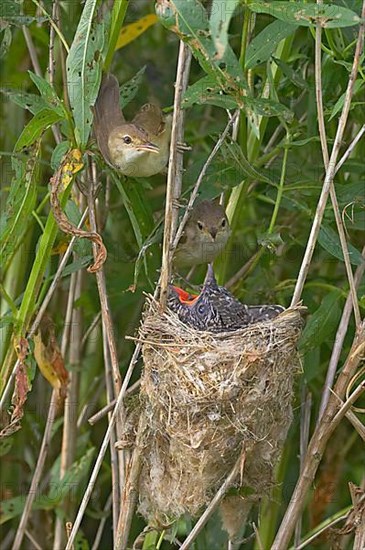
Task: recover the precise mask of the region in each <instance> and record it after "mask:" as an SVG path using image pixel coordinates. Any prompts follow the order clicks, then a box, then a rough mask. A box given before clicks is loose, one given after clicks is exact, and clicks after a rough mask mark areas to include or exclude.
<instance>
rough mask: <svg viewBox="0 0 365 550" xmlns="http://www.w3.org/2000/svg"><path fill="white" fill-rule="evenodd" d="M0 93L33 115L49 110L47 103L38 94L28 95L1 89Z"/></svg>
mask: <svg viewBox="0 0 365 550" xmlns="http://www.w3.org/2000/svg"><path fill="white" fill-rule="evenodd" d="M0 92H1V93H3V94H4V95H6V96H7V97H8V98H9V99H10V101H12V102H13V103H15V104H16V105H19V107H22V108H23V109H28V111H30V112H31V113H32V114H33V115H36V114H37V113H39V111H42V109H46V108H47V103H46V102H45V101H44V99H43V98H42V97H40V96H39V95H37V94H28V93H27V92H18V91H17V90H11V89H9V88H0Z"/></svg>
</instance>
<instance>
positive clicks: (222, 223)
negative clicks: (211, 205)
mask: <svg viewBox="0 0 365 550" xmlns="http://www.w3.org/2000/svg"><path fill="white" fill-rule="evenodd" d="M226 225H227V221H226V219H225V218H223V220H222V221H221V226H222V227H226Z"/></svg>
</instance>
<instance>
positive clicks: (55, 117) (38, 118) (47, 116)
mask: <svg viewBox="0 0 365 550" xmlns="http://www.w3.org/2000/svg"><path fill="white" fill-rule="evenodd" d="M62 118H63V117H62V116H61V115H60V114H59V113H57V112H56V111H51V109H42V110H41V111H39V112H38V113H37V114H36V115H34V117H33V118H32V120H31V121H30V122H28V124H27V125H26V127H25V128H24V130H23V131H22V133H21V134H20V136H19V138H18V141H17V142H16V144H15V147H14V149H15V151H20V150H21V149H23V147H29V145H32V144H33V143H34V142H35V141H36V140H37V139H38V138H39V137H40V136H41V135H42V134H43V132H45V131H46V130H47V129H48V128H49V127H50V126H52V124H54V123H55V122H58V121H59V120H61V119H62Z"/></svg>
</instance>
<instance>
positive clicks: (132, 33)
mask: <svg viewBox="0 0 365 550" xmlns="http://www.w3.org/2000/svg"><path fill="white" fill-rule="evenodd" d="M157 20H158V18H157V15H155V14H154V13H151V14H149V15H145V17H141V19H138V21H136V22H135V23H131V24H130V25H125V26H124V27H123V28H122V30H121V31H120V33H119V38H118V41H117V45H116V46H115V49H116V50H119V48H123V47H124V46H126V45H127V44H129V43H130V42H133V40H135V39H136V38H138V36H140V35H141V34H143V33H144V32H145V31H146V30H147V29H148V28H149V27H151V26H152V25H154V24H155V23H156V21H157Z"/></svg>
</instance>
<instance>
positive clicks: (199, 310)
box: [198, 304, 205, 315]
mask: <svg viewBox="0 0 365 550" xmlns="http://www.w3.org/2000/svg"><path fill="white" fill-rule="evenodd" d="M198 313H199V315H203V314H204V313H205V304H199V305H198Z"/></svg>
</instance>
